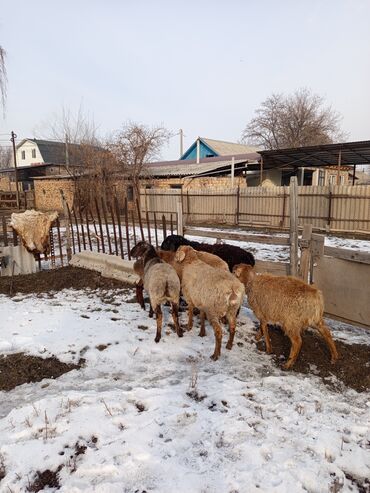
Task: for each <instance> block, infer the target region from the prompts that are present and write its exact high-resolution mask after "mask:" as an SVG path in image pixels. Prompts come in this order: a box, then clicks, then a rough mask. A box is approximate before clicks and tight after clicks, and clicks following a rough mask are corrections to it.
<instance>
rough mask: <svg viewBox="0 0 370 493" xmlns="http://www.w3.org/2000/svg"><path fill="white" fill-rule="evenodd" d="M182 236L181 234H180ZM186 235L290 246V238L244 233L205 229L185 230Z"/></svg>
mask: <svg viewBox="0 0 370 493" xmlns="http://www.w3.org/2000/svg"><path fill="white" fill-rule="evenodd" d="M179 234H180V233H179ZM184 234H186V235H188V236H204V237H206V238H216V239H220V240H234V241H245V242H247V243H249V242H252V243H263V244H265V245H284V246H285V245H289V238H283V237H273V236H264V235H247V234H242V233H231V232H226V231H225V232H223V231H222V232H221V231H209V230H205V229H195V228H191V227H189V228H188V227H186V228H184Z"/></svg>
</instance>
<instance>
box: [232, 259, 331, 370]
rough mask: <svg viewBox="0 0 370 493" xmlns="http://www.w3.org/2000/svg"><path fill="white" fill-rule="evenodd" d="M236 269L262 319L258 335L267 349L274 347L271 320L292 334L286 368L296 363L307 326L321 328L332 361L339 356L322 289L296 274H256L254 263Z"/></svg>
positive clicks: (287, 333) (268, 351)
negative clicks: (269, 326) (293, 275)
mask: <svg viewBox="0 0 370 493" xmlns="http://www.w3.org/2000/svg"><path fill="white" fill-rule="evenodd" d="M233 273H234V274H235V276H236V277H237V278H238V279H239V280H240V281H241V282H242V283H243V284H244V286H245V291H246V294H247V296H248V302H249V305H250V306H251V308H252V310H253V312H254V314H255V315H256V317H257V318H258V320H259V321H260V330H259V332H258V334H257V335H256V339H257V340H260V339H261V338H262V336H264V338H265V342H266V351H267V353H271V351H272V347H271V341H270V336H269V333H268V327H267V324H268V323H270V324H277V325H280V326H281V327H282V329H283V331H284V332H285V334H286V335H287V336H288V337H289V339H290V341H291V344H292V345H291V349H290V354H289V358H288V361H287V362H286V363H285V365H284V368H285V369H289V368H291V367H292V366H293V365H294V363H295V361H296V359H297V357H298V354H299V352H300V350H301V346H302V337H301V335H302V333H303V332H304V331H305V329H307V327H314V328H316V329H317V330H318V331H319V333H320V334H321V336H322V337H323V338H324V340H325V342H326V344H327V345H328V347H329V350H330V354H331V362H332V363H334V362H335V361H336V360H337V358H338V353H337V350H336V347H335V343H334V341H333V338H332V336H331V333H330V330H329V328H328V327H327V326H326V325H325V323H324V320H323V314H324V299H323V295H322V292H321V291H320V290H319V289H317V288H316V287H315V286H313V285H308V284H306V283H305V282H303V281H302V280H300V279H297V278H295V277H290V276H273V275H271V274H257V275H256V273H255V271H254V270H253V267H251V266H250V265H246V264H239V265H236V266H235V267H234V269H233Z"/></svg>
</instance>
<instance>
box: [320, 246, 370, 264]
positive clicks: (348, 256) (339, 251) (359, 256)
mask: <svg viewBox="0 0 370 493" xmlns="http://www.w3.org/2000/svg"><path fill="white" fill-rule="evenodd" d="M324 255H326V256H327V257H335V258H339V259H342V260H352V261H353V262H359V263H361V264H370V253H368V252H359V251H354V250H349V249H348V248H336V247H329V246H326V247H324Z"/></svg>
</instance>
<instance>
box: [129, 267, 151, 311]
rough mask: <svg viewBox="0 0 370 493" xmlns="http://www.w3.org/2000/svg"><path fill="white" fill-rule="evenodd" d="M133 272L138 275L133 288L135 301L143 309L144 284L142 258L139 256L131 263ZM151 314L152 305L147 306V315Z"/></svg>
mask: <svg viewBox="0 0 370 493" xmlns="http://www.w3.org/2000/svg"><path fill="white" fill-rule="evenodd" d="M133 269H134V272H135V274H136V275H137V276H139V279H138V280H137V281H136V283H135V288H136V301H137V302H138V303H139V305H140V306H141V308H142V309H143V310H145V302H144V296H143V291H144V284H143V278H144V263H143V259H142V258H139V259H137V260H136V261H135V262H134V265H133ZM152 316H153V311H152V307H151V306H150V308H149V317H152Z"/></svg>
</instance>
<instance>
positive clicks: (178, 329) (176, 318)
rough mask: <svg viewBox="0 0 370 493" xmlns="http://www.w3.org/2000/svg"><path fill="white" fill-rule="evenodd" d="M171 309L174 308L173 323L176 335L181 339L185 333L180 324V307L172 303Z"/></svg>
mask: <svg viewBox="0 0 370 493" xmlns="http://www.w3.org/2000/svg"><path fill="white" fill-rule="evenodd" d="M171 307H172V318H173V323H174V324H175V329H176V333H177V335H178V336H179V337H182V336H183V335H184V333H183V330H182V328H181V327H180V324H179V305H178V304H177V303H172V302H171Z"/></svg>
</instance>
